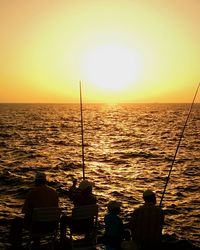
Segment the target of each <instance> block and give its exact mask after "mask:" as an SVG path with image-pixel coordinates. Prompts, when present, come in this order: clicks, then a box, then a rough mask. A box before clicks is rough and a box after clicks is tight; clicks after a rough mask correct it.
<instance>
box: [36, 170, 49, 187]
mask: <svg viewBox="0 0 200 250" xmlns="http://www.w3.org/2000/svg"><path fill="white" fill-rule="evenodd" d="M46 181H47V180H46V174H45V173H44V172H37V173H36V174H35V184H36V185H43V184H45V183H46Z"/></svg>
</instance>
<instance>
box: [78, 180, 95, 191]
mask: <svg viewBox="0 0 200 250" xmlns="http://www.w3.org/2000/svg"><path fill="white" fill-rule="evenodd" d="M92 187H93V183H92V182H90V181H88V180H83V181H81V183H80V184H79V189H80V190H81V192H83V193H92Z"/></svg>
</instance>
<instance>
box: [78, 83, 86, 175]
mask: <svg viewBox="0 0 200 250" xmlns="http://www.w3.org/2000/svg"><path fill="white" fill-rule="evenodd" d="M79 89H80V113H81V142H82V170H83V180H84V179H85V157H84V137H83V103H82V86H81V81H80V82H79Z"/></svg>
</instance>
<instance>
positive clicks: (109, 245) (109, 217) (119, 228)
mask: <svg viewBox="0 0 200 250" xmlns="http://www.w3.org/2000/svg"><path fill="white" fill-rule="evenodd" d="M120 206H121V203H120V202H117V201H110V202H109V203H108V206H107V207H108V213H107V214H106V215H105V217H104V222H105V234H104V244H105V245H106V249H107V250H112V249H113V250H115V249H121V243H122V239H123V237H124V225H123V222H122V219H121V218H120V217H119V213H120Z"/></svg>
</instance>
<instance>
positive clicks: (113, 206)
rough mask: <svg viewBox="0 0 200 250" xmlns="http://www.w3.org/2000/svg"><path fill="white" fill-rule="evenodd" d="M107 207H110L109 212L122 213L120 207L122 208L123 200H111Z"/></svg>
mask: <svg viewBox="0 0 200 250" xmlns="http://www.w3.org/2000/svg"><path fill="white" fill-rule="evenodd" d="M107 207H108V212H109V213H115V214H119V213H120V208H121V202H118V201H110V202H109V203H108V205H107Z"/></svg>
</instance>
